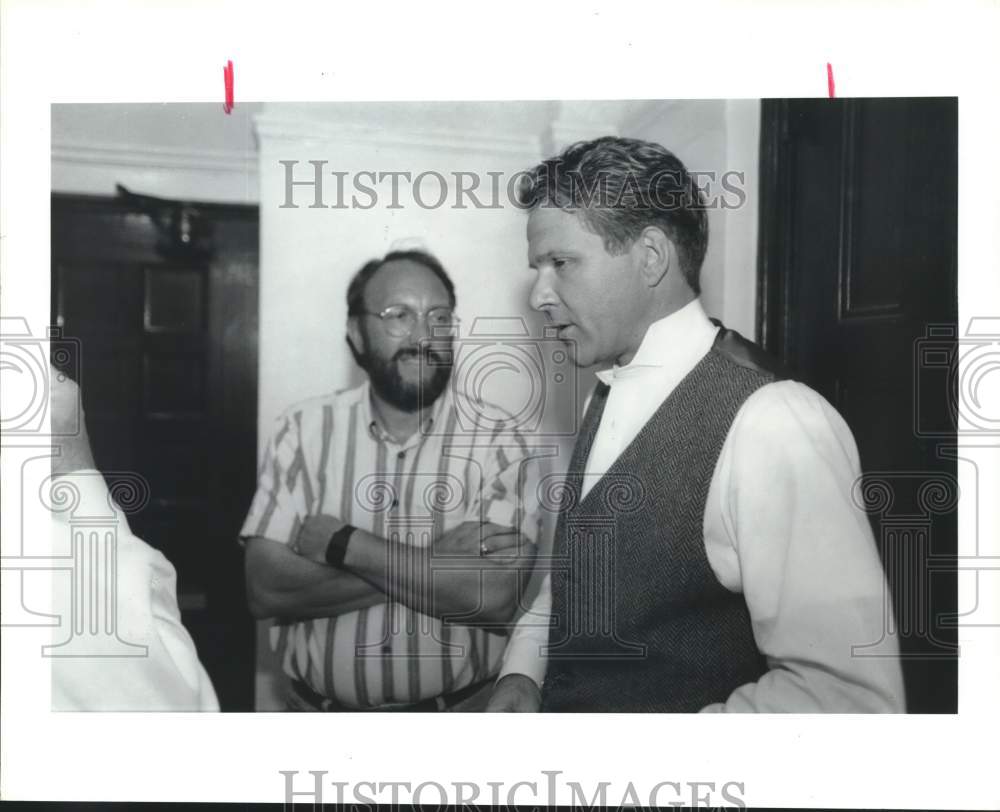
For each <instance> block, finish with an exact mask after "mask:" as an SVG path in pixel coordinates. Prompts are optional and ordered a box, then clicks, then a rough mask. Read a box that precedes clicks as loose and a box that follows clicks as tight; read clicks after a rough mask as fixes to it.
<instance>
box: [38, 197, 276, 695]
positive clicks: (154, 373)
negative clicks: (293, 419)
mask: <svg viewBox="0 0 1000 812" xmlns="http://www.w3.org/2000/svg"><path fill="white" fill-rule="evenodd" d="M167 205H171V204H170V202H169V201H167ZM130 206H132V207H133V208H130ZM191 216H193V217H196V218H197V225H198V232H197V233H198V235H199V240H198V242H197V245H189V246H185V245H177V244H171V243H170V242H169V240H166V239H165V236H164V231H163V229H162V227H161V228H158V227H157V225H156V220H155V218H156V212H149V211H140V210H138V209H136V208H134V204H132V203H126V202H124V201H122V200H119V199H110V198H90V197H77V196H68V195H53V199H52V263H53V285H52V307H53V320H54V322H55V323H56V324H59V325H61V326H62V328H63V332H64V334H65V335H67V336H72V337H74V338H78V339H79V340H80V342H81V348H82V350H81V351H82V360H81V370H82V371H81V387H82V391H83V397H84V410H85V414H86V417H87V423H88V429H89V433H90V436H91V442H92V444H93V447H94V456H95V460H96V463H97V465H98V467H99V468H100V469H101V470H102V471H105V472H111V471H131V472H136V473H138V474H140V475H141V476H143V477H144V478H145V479H146V480H147V481H148V483H149V485H150V499H149V502H148V504H147V505H146V506H145V507H144V508H143V509H142V510H141V511H139V512H138V513H136V514H134V515H132V516H130V517H129V523H130V525H131V527H132V530H133V532H134V533H135V534H136V535H137V536H139V537H140V538H142V539H143V540H145V541H146V542H147V543H149V544H151V545H152V546H154V547H156V548H157V549H159V550H160V551H161V552H163V554H164V555H165V556H166V557H167V558H168V559H169V560H170V561H171V563H172V564H173V565H174V567H175V568H176V570H177V581H178V584H177V586H178V602H179V604H180V607H181V612H182V618H183V621H184V624H185V626H186V627H187V628H188V630H189V631H190V632H191V635H192V637H193V638H194V641H195V645H196V646H197V648H198V654H199V656H200V657H201V659H202V662H203V663H204V664H205V666H206V668H207V669H208V672H209V675H210V676H211V677H212V682H213V684H214V685H215V688H216V691H217V693H218V694H219V699H220V703H221V705H222V708H223V710H252V708H253V675H254V656H253V641H254V624H253V621H252V619H251V618H250V616H249V614H248V613H247V610H246V600H245V595H244V592H243V589H244V587H243V566H242V560H241V556H240V553H239V550H238V546H237V543H236V537H237V533H238V530H239V527H240V524H241V523H242V519H243V516H244V514H245V511H246V509H247V505H248V504H249V501H250V498H251V496H252V494H253V489H254V485H255V478H256V447H257V443H256V420H257V415H256V403H257V395H256V387H257V279H258V276H257V255H258V245H257V241H258V213H257V208H256V207H251V206H223V205H209V204H198V205H197V211H196V212H195V213H194V214H192V215H191Z"/></svg>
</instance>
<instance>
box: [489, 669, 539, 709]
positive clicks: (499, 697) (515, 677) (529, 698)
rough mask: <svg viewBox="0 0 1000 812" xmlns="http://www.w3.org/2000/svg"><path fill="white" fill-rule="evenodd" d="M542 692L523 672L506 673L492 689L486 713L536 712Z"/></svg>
mask: <svg viewBox="0 0 1000 812" xmlns="http://www.w3.org/2000/svg"><path fill="white" fill-rule="evenodd" d="M541 706H542V692H541V691H539V690H538V686H537V685H536V684H535V681H534V680H533V679H531V678H530V677H526V676H525V675H524V674H508V675H507V676H506V677H504V678H503V679H501V680H500V681H499V682H498V683H497V684H496V687H495V688H494V689H493V696H491V697H490V701H489V704H487V706H486V712H487V713H538V709H539V708H541Z"/></svg>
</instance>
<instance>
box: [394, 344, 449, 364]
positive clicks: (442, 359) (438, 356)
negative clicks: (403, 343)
mask: <svg viewBox="0 0 1000 812" xmlns="http://www.w3.org/2000/svg"><path fill="white" fill-rule="evenodd" d="M421 357H422V358H423V360H424V361H428V362H432V363H434V364H435V365H437V366H441V365H445V364H450V363H451V353H450V352H447V351H445V352H442V351H439V350H435V349H434V348H433V347H424V348H422V349H421V348H419V347H404V348H403V349H400V350H396V353H395V354H394V355H393V356H392V360H393V361H407V360H409V359H411V358H421Z"/></svg>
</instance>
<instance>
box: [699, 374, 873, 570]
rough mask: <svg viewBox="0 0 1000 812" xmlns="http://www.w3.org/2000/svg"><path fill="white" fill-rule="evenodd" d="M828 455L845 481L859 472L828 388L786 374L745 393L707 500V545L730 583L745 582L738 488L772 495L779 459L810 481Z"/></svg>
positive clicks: (850, 439)
mask: <svg viewBox="0 0 1000 812" xmlns="http://www.w3.org/2000/svg"><path fill="white" fill-rule="evenodd" d="M821 460H825V461H826V463H827V464H830V463H832V464H833V465H834V466H835V468H837V469H839V470H840V471H841V473H842V476H843V477H844V479H845V482H848V481H849V480H850V479H851V478H853V477H856V476H857V475H858V474H859V473H860V463H859V458H858V452H857V446H856V444H855V442H854V437H853V435H852V434H851V430H850V429H849V428H848V426H847V424H846V423H845V422H844V419H843V418H842V417H841V416H840V415H839V414H838V413H837V410H836V409H834V408H833V406H832V405H831V404H830V403H829V402H828V401H827V400H826V399H825V398H824V397H823V396H822V395H820V394H819V393H818V392H816V391H815V390H814V389H811V388H809V387H808V386H806V385H805V384H802V383H799V382H797V381H791V380H784V381H775V382H774V383H769V384H765V385H764V386H762V387H761V388H760V389H758V390H757V391H756V392H754V393H753V394H752V395H750V397H748V398H747V399H746V401H745V402H744V403H743V405H742V406H741V407H740V409H739V411H738V412H737V413H736V417H735V419H734V420H733V425H732V428H731V429H730V431H729V434H728V436H727V437H726V440H725V443H724V444H723V447H722V452H721V453H720V455H719V460H718V462H717V464H716V467H715V473H714V475H713V477H712V481H711V485H710V487H709V493H708V501H707V502H706V505H705V519H704V530H705V548H706V552H707V553H708V558H709V562H710V564H711V565H712V569H713V570H714V571H715V574H716V575H717V576H718V577H719V580H720V581H721V582H722V583H723V584H724V585H725V586H726V587H727V588H729V589H733V590H738V589H739V588H740V582H741V575H740V567H739V562H738V558H737V551H738V544H739V532H738V528H737V514H736V510H735V502H734V499H735V496H736V493H737V492H738V490H739V489H741V488H742V489H747V488H749V489H751V490H756V489H758V488H761V489H764V490H762V491H761V492H760V494H759V495H760V497H761V498H763V499H766V498H767V493H766V492H767V490H768V487H767V483H768V482H773V481H774V477H775V476H776V475H777V474H778V473H779V471H778V468H779V467H789V468H791V469H792V470H793V472H795V471H797V472H799V474H800V475H798V476H793V477H792V479H793V480H794V481H797V482H799V484H800V485H801V486H803V487H808V486H809V482H810V479H809V471H810V469H813V468H814V466H815V465H817V464H818V463H819V462H820V461H821ZM786 473H787V472H786ZM775 507H776V509H779V510H780V509H781V506H780V505H778V506H775Z"/></svg>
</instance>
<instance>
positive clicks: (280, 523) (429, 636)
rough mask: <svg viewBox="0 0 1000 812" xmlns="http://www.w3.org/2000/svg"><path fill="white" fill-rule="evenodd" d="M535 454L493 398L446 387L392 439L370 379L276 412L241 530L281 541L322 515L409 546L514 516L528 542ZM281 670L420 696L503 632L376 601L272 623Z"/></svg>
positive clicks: (481, 658)
mask: <svg viewBox="0 0 1000 812" xmlns="http://www.w3.org/2000/svg"><path fill="white" fill-rule="evenodd" d="M538 468H539V460H538V458H537V456H535V455H534V452H533V450H532V448H531V447H530V446H529V445H528V443H527V442H526V441H525V439H524V437H523V436H521V434H520V433H519V432H518V431H516V429H515V428H514V427H513V426H512V421H511V419H510V417H509V416H508V415H506V413H504V412H502V411H501V410H500V409H499V408H496V407H492V406H488V405H485V406H484V404H481V403H475V404H472V403H471V402H470V401H468V400H467V399H465V398H463V397H462V396H461V395H458V394H456V393H455V392H454V391H453V387H448V388H447V390H446V393H445V394H443V395H442V396H441V397H440V398H438V400H437V401H436V403H435V404H434V408H433V409H432V413H431V416H430V418H429V419H428V421H427V422H426V423H425V424H424V426H422V427H421V429H420V430H419V431H418V432H416V433H415V434H414V435H413V437H411V438H410V439H409V440H407V441H406V442H405V443H403V444H398V443H396V442H395V441H394V440H393V439H392V438H391V437H389V436H388V435H387V434H386V433H385V432H384V431H383V430H382V429H381V427H380V426H379V424H378V422H377V420H376V419H375V417H374V414H373V411H372V407H371V392H370V385H369V383H368V382H367V381H366V382H365V383H364V384H362V385H361V386H359V387H357V388H355V389H350V390H346V391H343V392H338V393H337V394H335V395H329V396H324V397H319V398H314V399H311V400H308V401H305V402H303V403H299V404H296V405H295V406H293V407H291V408H290V409H288V410H287V411H286V412H285V413H284V414H283V415H282V416H281V417H279V418H278V420H277V425H276V427H275V431H274V433H273V435H272V437H271V438H270V440H269V442H268V444H267V448H266V450H265V452H264V457H263V460H262V463H261V468H260V473H259V477H258V484H257V492H256V494H255V495H254V499H253V503H252V504H251V507H250V512H249V514H248V515H247V518H246V521H245V522H244V525H243V529H242V531H241V532H240V537H241V539H244V540H245V539H247V538H250V537H253V536H259V537H262V538H267V539H270V540H273V541H277V542H281V543H285V544H288V543H291V542H292V541H294V539H295V538H296V536H297V535H298V532H299V529H300V528H301V526H302V522H303V521H304V520H305V518H306V517H307V516H311V515H317V514H327V515H332V516H336V517H338V518H339V519H341V520H343V521H345V522H347V523H349V524H352V525H354V526H355V527H358V528H361V529H362V530H367V531H368V532H370V533H373V534H374V535H376V536H378V537H379V538H385V539H394V540H397V541H399V542H401V543H405V544H412V545H417V546H421V547H426V546H429V545H430V543H431V539H432V538H434V537H436V536H437V535H439V534H441V533H444V532H447V531H449V530H451V529H452V528H454V527H456V526H457V525H459V524H461V523H462V522H466V521H477V522H479V521H491V522H494V523H496V524H499V525H504V526H511V527H517V528H519V529H520V531H521V532H522V533H523V534H524V536H525V537H526V538H527V539H529V540H531V541H537V539H538V533H539V526H540V518H539V511H538V502H537V493H536V489H537V481H538V476H539V474H538ZM270 637H271V646H272V648H273V649H274V650H275V652H276V653H277V654H278V656H279V658H280V660H281V663H282V668H283V670H284V672H285V673H286V674H287V675H288V676H289V677H291V678H292V679H296V680H301V681H303V682H305V683H306V684H308V685H309V686H310V687H311V688H312V689H313V690H314V691H316V692H317V693H319V694H321V695H323V696H328V697H331V698H333V699H335V700H336V701H337V702H339V703H340V704H342V705H345V706H347V707H352V708H359V709H364V708H374V707H381V706H386V705H393V704H407V703H413V702H419V701H421V700H423V699H428V698H431V697H435V696H441V695H445V694H448V693H450V692H452V691H458V690H461V689H462V688H464V687H466V686H468V685H471V684H474V683H475V682H477V681H480V680H483V679H487V678H489V677H491V676H493V675H495V674H496V672H497V670H498V669H499V666H500V662H501V657H502V654H503V650H504V647H505V646H506V643H507V638H506V636H505V635H501V634H497V633H495V632H490V631H486V630H485V629H482V628H476V627H470V626H462V625H458V624H456V623H453V622H444V621H442V620H441V619H439V618H435V617H430V616H428V615H424V614H422V613H420V612H417V611H415V610H413V609H410V608H409V607H408V606H406V605H405V604H402V603H399V602H396V601H389V600H388V598H387V600H386V603H382V604H377V605H375V606H371V607H367V608H364V609H360V610H357V611H354V612H349V613H346V614H342V615H337V616H336V617H330V618H314V619H308V620H302V621H275V623H274V625H273V626H272V628H271V632H270Z"/></svg>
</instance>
